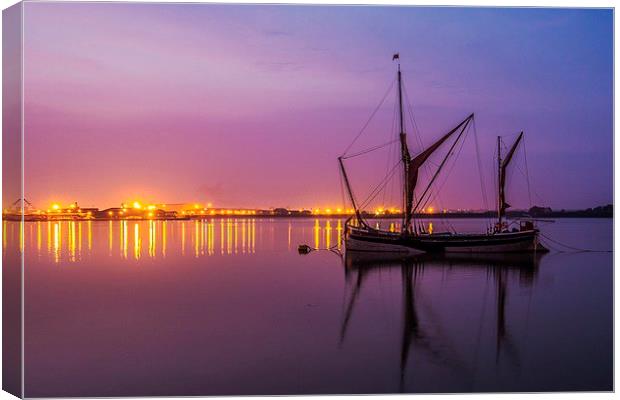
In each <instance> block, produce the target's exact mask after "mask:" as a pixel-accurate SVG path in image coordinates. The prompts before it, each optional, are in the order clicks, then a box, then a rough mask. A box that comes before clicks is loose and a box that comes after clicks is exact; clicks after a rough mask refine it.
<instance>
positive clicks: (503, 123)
mask: <svg viewBox="0 0 620 400" xmlns="http://www.w3.org/2000/svg"><path fill="white" fill-rule="evenodd" d="M612 18H613V15H612V11H611V10H563V9H555V10H549V9H484V8H469V9H465V8H416V7H335V6H332V7H317V6H251V5H245V6H237V5H200V4H144V3H142V4H140V3H137V4H127V3H125V4H122V3H121V4H110V3H104V4H97V3H84V4H76V3H43V2H42V3H32V2H31V3H26V4H25V59H24V62H25V107H26V108H25V123H26V125H25V136H26V137H25V160H26V171H25V174H26V184H25V192H26V197H27V198H28V199H29V200H31V201H32V202H33V203H34V204H35V205H37V206H39V207H42V208H44V207H47V206H48V204H49V203H50V202H52V201H60V202H63V203H67V202H70V201H74V200H77V201H79V202H80V204H82V205H84V206H87V205H95V206H99V207H108V206H116V205H118V204H119V203H120V202H121V201H125V200H130V199H140V200H143V201H151V202H190V201H191V202H193V201H198V202H204V203H206V202H212V203H213V204H214V205H221V206H240V207H241V206H247V207H270V206H275V207H278V206H288V207H316V206H320V207H326V206H337V205H339V204H340V203H341V190H340V184H339V175H338V170H337V164H336V157H337V156H338V155H340V153H342V152H343V150H344V149H345V147H346V146H347V145H348V144H349V142H350V141H351V140H352V139H353V138H354V137H355V135H356V134H357V132H358V131H359V130H360V128H361V127H362V125H363V124H364V122H365V121H366V119H367V118H368V116H369V115H370V113H371V112H372V110H373V109H374V107H375V106H376V105H377V103H378V102H379V100H380V99H381V97H382V96H383V94H384V92H385V90H386V89H387V87H388V86H389V84H390V82H391V81H392V79H393V78H394V76H395V70H396V69H395V67H396V66H395V64H393V63H392V62H391V55H392V53H393V52H394V51H399V52H400V54H401V61H402V68H403V73H404V79H405V82H406V88H407V93H408V95H409V98H410V100H411V102H412V105H413V114H414V116H415V119H416V122H417V126H418V128H419V131H420V136H421V140H422V142H423V144H425V145H428V144H429V143H430V142H431V141H432V140H433V139H434V138H436V137H438V136H439V135H441V134H442V133H444V132H446V131H447V130H448V129H450V128H451V127H452V126H454V125H455V124H456V123H458V122H460V120H462V119H463V118H464V117H465V116H467V115H468V114H469V113H471V112H475V113H476V128H477V129H476V131H477V137H478V144H479V148H480V152H481V159H482V166H483V170H484V171H483V172H484V177H485V186H486V189H487V192H488V194H487V197H488V198H489V203H490V206H491V207H493V205H492V204H493V201H492V200H491V199H492V196H493V194H492V193H493V176H494V172H493V155H494V150H495V140H496V136H497V135H507V138H506V140H507V141H509V140H511V139H512V138H514V137H515V135H516V133H518V132H519V131H520V130H525V132H526V141H525V143H526V148H527V153H526V154H527V163H528V167H529V172H530V181H531V187H532V192H531V197H532V202H533V203H535V204H539V205H548V206H551V207H554V208H583V207H591V206H596V205H600V204H604V203H610V202H611V201H612V163H613V158H612V157H613V156H612V135H613V128H612V117H613V114H612V113H613V110H612V62H613V59H612V22H613V20H612ZM394 99H395V97H394V96H392V95H390V96H389V97H388V100H387V102H386V106H385V107H384V109H382V110H381V112H380V113H378V117H377V119H376V121H373V124H371V126H370V127H369V131H368V132H366V133H365V135H364V136H363V140H361V141H360V143H359V144H358V145H359V146H361V147H360V148H362V147H363V146H365V145H372V144H379V143H382V142H385V141H386V140H388V139H389V138H390V137H391V135H393V134H394V130H393V129H392V128H391V126H392V116H393V114H392V111H393V104H394ZM410 125H411V124H410ZM410 125H409V126H408V129H409V131H410V132H411V133H413V132H414V131H413V129H412V128H411V126H410ZM411 136H412V137H410V146H411V148H412V152H413V153H415V152H417V151H419V150H420V147H419V146H418V145H417V143H418V142H417V140H416V139H415V138H414V137H413V135H411ZM473 138H474V136H473V135H471V134H470V136H469V137H468V138H467V140H466V141H465V145H464V148H463V151H462V153H461V155H460V157H459V158H458V159H457V160H456V163H455V164H454V167H453V168H452V169H451V173H450V174H449V175H448V176H447V178H445V184H444V185H443V188H442V190H441V197H440V198H438V199H437V200H435V201H434V203H433V206H435V207H446V208H482V207H484V204H483V201H482V197H481V189H480V186H481V185H480V179H479V178H478V167H477V162H476V156H475V152H474V149H475V141H474V140H473ZM385 154H387V153H385ZM385 154H384V155H385ZM439 161H440V160H439V159H438V158H436V159H435V160H431V165H437V164H438V162H439ZM524 161H525V160H524V158H523V153H519V154H518V155H517V157H516V164H515V165H516V166H520V168H523V166H524V165H525V162H524ZM386 166H387V164H386V159H385V157H384V158H383V159H382V160H380V157H379V154H378V155H377V158H376V160H373V158H372V157H371V158H368V159H366V160H365V161H363V160H361V159H360V160H359V161H355V162H353V163H351V164H350V168H351V171H352V172H351V174H352V180H353V185H354V187H355V188H356V191H358V196H359V197H365V196H364V195H365V193H367V192H368V191H369V190H368V189H370V188H371V186H374V185H375V184H376V183H377V181H378V179H380V175H382V174H384V173H385V172H386ZM357 167H359V170H358V172H357V173H356V172H355V171H356V168H357ZM515 171H516V172H514V173H513V174H512V175H511V180H510V183H511V186H510V188H511V189H510V190H509V191H508V201H509V202H510V203H511V204H512V205H513V206H515V207H527V206H529V200H528V194H527V186H526V184H525V177H524V176H523V174H522V173H520V172H518V169H515ZM446 172H447V171H446ZM442 181H443V180H442ZM392 192H394V190H393V188H392ZM393 199H394V194H393V193H391V194H390V195H389V196H387V198H386V196H383V198H382V199H381V200H377V201H378V202H386V203H387V202H390V201H391V200H392V203H395V204H394V205H398V204H397V203H398V201H393ZM396 199H398V196H396ZM377 204H378V203H377ZM387 205H389V204H387Z"/></svg>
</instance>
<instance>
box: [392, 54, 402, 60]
mask: <svg viewBox="0 0 620 400" xmlns="http://www.w3.org/2000/svg"><path fill="white" fill-rule="evenodd" d="M394 60H400V55H399V54H398V53H395V54H394V55H393V56H392V61H394Z"/></svg>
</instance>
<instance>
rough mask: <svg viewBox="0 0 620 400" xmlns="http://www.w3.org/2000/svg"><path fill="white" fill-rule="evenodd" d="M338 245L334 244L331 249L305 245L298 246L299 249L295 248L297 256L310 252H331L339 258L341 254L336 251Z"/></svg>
mask: <svg viewBox="0 0 620 400" xmlns="http://www.w3.org/2000/svg"><path fill="white" fill-rule="evenodd" d="M337 247H338V245H337V244H335V245H333V246H331V247H326V248H320V247H312V246H309V245H307V244H300V245H299V247H298V248H297V251H298V252H299V254H302V255H303V254H308V253H310V252H312V251H329V252H332V253H334V254H337V255H339V256H342V253H341V252H340V250H338V248H337Z"/></svg>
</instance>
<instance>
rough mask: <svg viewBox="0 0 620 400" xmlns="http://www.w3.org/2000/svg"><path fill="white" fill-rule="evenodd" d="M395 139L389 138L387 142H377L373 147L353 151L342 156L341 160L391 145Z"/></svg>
mask: <svg viewBox="0 0 620 400" xmlns="http://www.w3.org/2000/svg"><path fill="white" fill-rule="evenodd" d="M397 141H398V139H394V140H391V141H389V142H387V143H383V144H379V145H376V146H374V147H369V148H367V149H366V150H360V151H359V152H357V153H353V154H351V155H348V156H342V159H343V160H346V159H349V158H353V157H357V156H361V155H364V154H366V153H370V152H371V151H375V150H379V149H381V148H383V147H386V146H389V145H391V144H393V143H395V142H397Z"/></svg>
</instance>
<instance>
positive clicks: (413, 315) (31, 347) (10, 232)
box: [3, 219, 613, 397]
mask: <svg viewBox="0 0 620 400" xmlns="http://www.w3.org/2000/svg"><path fill="white" fill-rule="evenodd" d="M382 223H383V224H384V226H385V227H386V228H387V227H388V225H389V222H386V221H384V222H382ZM484 223H485V221H480V220H453V221H448V222H441V221H434V222H433V224H434V230H435V231H441V230H444V229H449V228H451V227H453V228H454V229H457V230H460V231H480V230H484ZM342 224H343V221H340V220H337V219H331V220H328V219H321V220H313V219H293V220H287V219H274V220H266V219H247V220H243V219H237V220H235V219H212V220H205V221H114V222H108V221H93V222H86V221H81V222H78V221H75V222H70V221H62V222H59V221H57V222H54V221H51V222H27V223H25V225H24V234H23V237H20V235H19V223H15V222H6V221H5V222H3V231H4V236H3V237H4V240H3V250H4V251H3V256H4V258H5V260H7V259H8V258H9V257H12V256H14V254H15V253H16V252H17V251H19V249H20V247H21V248H23V251H24V252H25V253H24V254H25V261H26V268H25V329H26V330H25V361H26V362H25V384H26V393H25V394H26V396H28V397H44V396H55V397H58V396H138V395H237V394H312V393H386V392H387V393H392V392H401V391H402V392H472V391H473V392H481V391H550V390H562V391H567V390H611V389H612V361H613V356H612V345H613V342H612V340H613V339H612V337H613V326H612V307H613V302H612V299H613V287H612V284H613V283H612V276H613V269H612V265H613V262H612V254H611V253H551V254H547V255H544V256H542V257H488V256H487V257H448V258H447V257H429V256H424V257H417V258H402V257H392V258H386V257H373V256H365V257H361V256H357V257H352V256H351V255H350V254H349V255H348V256H347V257H345V258H341V257H339V256H338V255H336V254H334V253H332V252H328V251H319V252H313V253H311V254H308V255H305V256H301V255H299V254H298V253H297V245H298V244H301V243H307V244H310V245H311V246H314V247H323V248H324V247H331V246H334V247H335V248H341V247H342V243H341V241H340V234H341V232H342ZM427 227H428V225H427ZM394 228H395V229H397V228H398V227H397V226H396V225H395V226H394ZM542 230H543V232H544V233H545V234H546V235H548V236H549V237H552V238H553V239H555V240H558V241H560V242H564V243H567V244H571V245H574V246H578V247H585V248H597V249H611V247H612V221H611V220H584V219H580V220H557V221H556V222H555V223H553V224H547V225H545V226H543V227H542Z"/></svg>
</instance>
